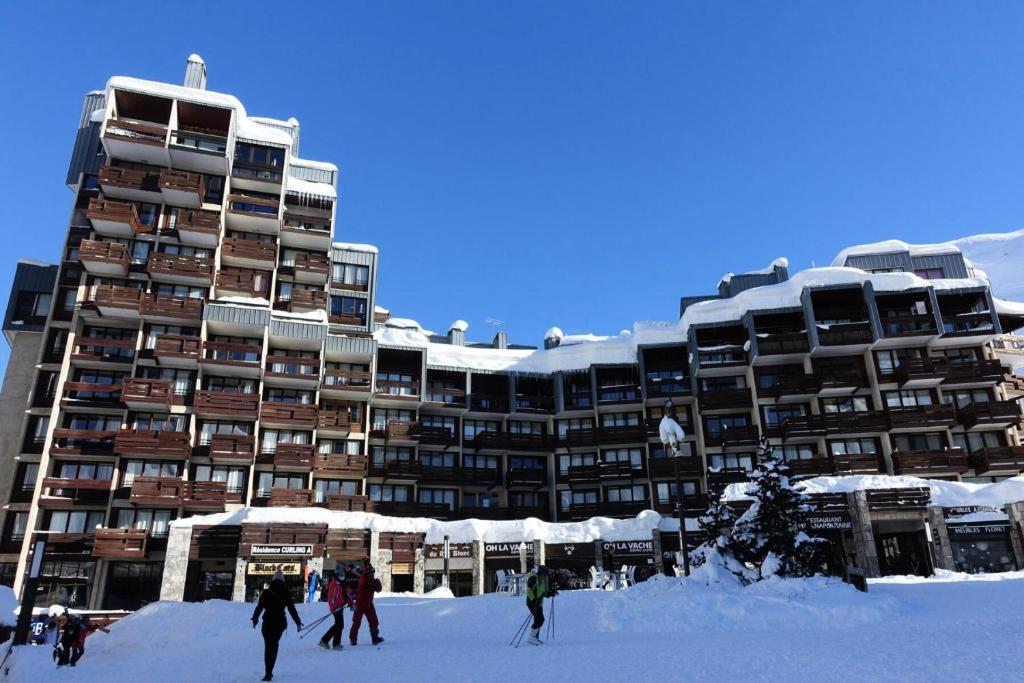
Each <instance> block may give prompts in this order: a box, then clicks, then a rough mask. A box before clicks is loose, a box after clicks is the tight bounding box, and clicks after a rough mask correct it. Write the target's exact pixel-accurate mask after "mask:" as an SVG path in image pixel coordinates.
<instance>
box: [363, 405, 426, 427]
mask: <svg viewBox="0 0 1024 683" xmlns="http://www.w3.org/2000/svg"><path fill="white" fill-rule="evenodd" d="M415 421H416V412H415V411H413V410H400V409H398V408H387V409H385V408H374V409H373V427H372V428H373V429H384V428H385V427H387V426H388V423H389V422H403V423H408V422H415Z"/></svg>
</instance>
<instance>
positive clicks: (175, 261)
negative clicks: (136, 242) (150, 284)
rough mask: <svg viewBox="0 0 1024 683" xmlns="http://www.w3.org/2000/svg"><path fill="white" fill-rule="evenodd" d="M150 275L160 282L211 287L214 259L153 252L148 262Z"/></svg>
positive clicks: (147, 267) (147, 266)
mask: <svg viewBox="0 0 1024 683" xmlns="http://www.w3.org/2000/svg"><path fill="white" fill-rule="evenodd" d="M146 269H147V270H148V271H149V276H150V277H151V278H153V279H154V280H156V281H158V282H172V283H175V284H186V285H196V286H200V287H209V286H211V285H212V284H213V259H212V258H209V257H206V256H182V255H179V254H165V253H162V252H152V253H151V254H150V255H149V260H148V261H147V263H146Z"/></svg>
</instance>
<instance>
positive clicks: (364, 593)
mask: <svg viewBox="0 0 1024 683" xmlns="http://www.w3.org/2000/svg"><path fill="white" fill-rule="evenodd" d="M381 590H382V586H381V584H380V579H378V578H376V577H375V576H374V570H373V565H372V564H370V558H368V557H367V558H364V559H363V571H362V572H361V573H360V574H359V583H358V585H357V587H356V608H355V613H354V614H353V615H352V630H351V631H349V634H348V641H349V642H350V643H351V644H352V645H356V638H357V636H358V635H359V626H360V625H361V624H362V623H363V615H366V623H368V624H369V625H370V641H371V642H372V643H373V644H374V645H380V644H381V643H383V642H384V639H383V638H381V637H380V633H379V631H378V626H379V624H380V622H378V621H377V610H376V609H375V608H374V606H373V594H374V593H379V592H381Z"/></svg>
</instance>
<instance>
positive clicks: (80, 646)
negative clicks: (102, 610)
mask: <svg viewBox="0 0 1024 683" xmlns="http://www.w3.org/2000/svg"><path fill="white" fill-rule="evenodd" d="M96 631H103V632H104V633H110V629H109V628H107V627H106V626H100V625H99V624H92V623H90V622H89V615H87V614H86V615H83V616H82V620H81V622H79V626H78V641H77V642H76V643H75V644H74V645H72V646H71V666H74V665H75V664H77V663H78V660H79V659H81V658H82V655H84V654H85V639H86V638H88V637H89V636H91V635H92V634H93V633H95V632H96Z"/></svg>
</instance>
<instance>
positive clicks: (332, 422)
mask: <svg viewBox="0 0 1024 683" xmlns="http://www.w3.org/2000/svg"><path fill="white" fill-rule="evenodd" d="M353 418H354V416H353V415H352V413H350V412H348V411H347V410H326V409H324V408H321V409H320V410H318V411H317V419H316V426H317V429H323V430H327V431H336V432H353V431H355V432H360V431H362V428H363V425H362V423H361V422H360V421H359V420H358V418H356V419H353Z"/></svg>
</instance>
